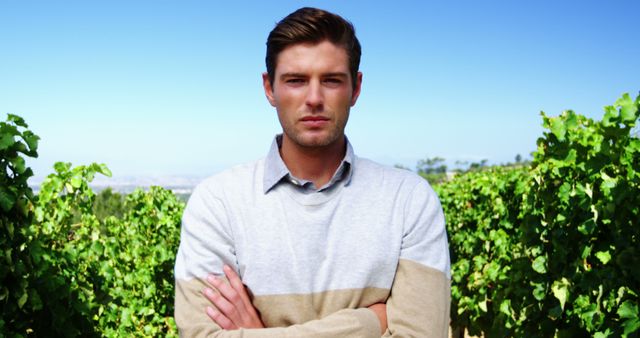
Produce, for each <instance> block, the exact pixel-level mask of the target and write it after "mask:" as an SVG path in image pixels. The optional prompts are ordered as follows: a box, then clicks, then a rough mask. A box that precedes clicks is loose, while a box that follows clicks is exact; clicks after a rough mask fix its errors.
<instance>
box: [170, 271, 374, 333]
mask: <svg viewBox="0 0 640 338" xmlns="http://www.w3.org/2000/svg"><path fill="white" fill-rule="evenodd" d="M204 287H205V284H204V283H203V282H202V281H200V280H192V281H190V282H182V281H178V282H177V283H176V304H175V306H176V308H175V311H176V312H175V318H176V323H177V325H178V329H179V331H180V336H182V337H380V336H381V335H380V324H379V322H378V318H377V317H376V315H375V314H374V313H373V312H372V311H371V310H369V309H367V308H361V309H344V310H340V311H337V312H335V313H333V314H330V315H328V316H326V317H324V318H321V319H317V320H311V321H308V322H306V323H301V324H296V325H291V326H288V327H273V328H265V329H238V330H222V329H221V328H220V326H218V325H217V324H216V323H215V322H214V321H212V320H211V319H210V318H209V317H208V316H207V315H206V313H205V311H204V309H205V308H206V306H210V303H209V302H208V301H207V299H206V298H205V297H204V296H202V294H201V290H202V289H203V288H204Z"/></svg>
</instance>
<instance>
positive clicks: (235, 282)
mask: <svg viewBox="0 0 640 338" xmlns="http://www.w3.org/2000/svg"><path fill="white" fill-rule="evenodd" d="M222 269H223V270H224V274H225V275H226V276H227V279H228V280H229V284H231V287H232V288H233V289H234V290H235V291H236V292H237V293H238V295H239V296H240V299H241V300H242V303H243V304H244V307H245V308H246V309H251V310H253V305H252V304H251V300H249V295H247V292H246V289H245V288H244V284H243V283H242V280H241V279H240V277H238V274H236V272H235V271H233V269H232V268H230V267H229V266H228V265H225V266H224V267H223V268H222Z"/></svg>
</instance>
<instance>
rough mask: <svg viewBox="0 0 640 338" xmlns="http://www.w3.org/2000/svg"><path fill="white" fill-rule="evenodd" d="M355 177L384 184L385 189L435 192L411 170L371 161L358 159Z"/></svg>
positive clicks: (370, 182) (371, 182)
mask: <svg viewBox="0 0 640 338" xmlns="http://www.w3.org/2000/svg"><path fill="white" fill-rule="evenodd" d="M355 162H356V165H355V171H354V177H355V178H356V179H358V180H362V181H364V182H369V184H373V183H374V182H376V183H377V184H382V185H383V186H385V187H394V186H395V187H403V188H404V189H403V190H408V191H407V192H409V191H412V190H414V189H416V188H417V189H419V190H423V191H428V192H433V189H432V188H431V185H430V184H429V182H427V180H426V179H424V178H423V177H421V176H420V175H418V174H416V173H414V172H413V171H411V170H407V169H402V168H396V167H392V166H388V165H384V164H381V163H378V162H375V161H372V160H370V159H366V158H361V157H357V158H356V161H355Z"/></svg>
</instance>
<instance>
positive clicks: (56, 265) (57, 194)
mask: <svg viewBox="0 0 640 338" xmlns="http://www.w3.org/2000/svg"><path fill="white" fill-rule="evenodd" d="M0 128H2V131H3V134H2V135H3V136H2V138H1V142H0V145H1V146H2V147H1V149H2V153H1V155H2V162H1V163H2V165H3V166H4V168H5V170H4V171H3V176H2V180H3V181H2V183H3V185H2V187H3V188H2V189H3V190H2V195H1V198H2V201H3V202H2V208H3V214H2V218H0V220H1V221H2V228H1V229H0V231H2V232H3V233H2V235H3V236H2V239H1V240H0V246H1V247H0V248H1V249H2V251H1V252H2V253H3V258H2V259H3V260H2V270H1V273H2V274H1V275H0V277H1V278H2V294H1V296H0V297H1V298H0V301H1V303H0V305H1V306H2V308H0V310H1V311H2V320H0V336H3V335H7V336H26V335H34V336H47V337H49V336H64V337H73V336H132V335H133V336H158V335H163V336H177V331H176V328H175V323H174V322H173V294H174V292H173V261H174V258H175V253H176V251H177V246H178V241H179V224H180V218H181V215H182V211H183V209H184V203H183V202H180V201H178V200H177V199H176V197H175V196H174V195H173V194H172V193H171V192H170V191H167V190H165V189H162V188H159V187H152V188H151V189H150V191H148V192H144V191H142V190H137V191H135V192H134V193H132V194H130V195H129V196H127V197H126V200H125V206H124V214H123V216H122V217H120V218H119V217H115V216H109V217H106V218H104V219H99V218H98V217H97V216H96V215H95V213H94V208H95V198H96V195H95V194H94V192H93V191H92V190H91V188H90V187H89V183H90V182H91V180H92V179H93V177H94V176H95V175H96V174H105V175H110V172H109V169H108V168H107V167H106V166H105V165H99V164H91V165H89V166H78V167H75V168H72V167H71V164H70V163H61V162H59V163H56V164H55V166H54V169H55V173H53V174H51V175H49V176H48V177H47V178H46V179H45V180H44V181H43V183H42V186H41V190H40V193H39V195H38V197H37V198H34V196H33V193H32V192H31V190H30V189H29V187H28V186H27V184H26V180H27V178H28V176H31V171H30V169H27V168H24V160H22V159H21V157H20V155H16V152H22V153H23V154H26V155H29V156H36V155H37V153H36V151H35V149H36V147H37V136H35V135H33V134H32V133H31V132H29V131H21V129H20V128H22V129H24V128H27V125H26V124H24V121H22V119H20V118H19V117H16V116H14V115H10V116H9V121H8V122H7V123H3V124H2V125H0ZM5 130H9V131H10V132H12V133H13V134H12V135H13V136H15V137H20V138H22V139H24V140H25V142H26V145H25V144H23V143H21V142H20V141H15V137H13V138H11V139H10V138H9V137H5V135H8V134H5ZM10 140H11V141H12V142H10ZM21 144H22V145H21ZM16 158H18V159H16ZM4 187H7V188H4ZM5 235H6V236H5Z"/></svg>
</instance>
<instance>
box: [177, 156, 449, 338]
mask: <svg viewBox="0 0 640 338" xmlns="http://www.w3.org/2000/svg"><path fill="white" fill-rule="evenodd" d="M348 147H349V150H348V152H347V157H346V159H347V161H348V162H349V164H350V165H349V167H348V170H349V171H350V172H349V174H348V176H346V178H345V179H343V180H340V181H338V182H337V183H336V184H335V186H333V187H331V188H329V189H325V190H322V191H320V192H313V193H309V192H308V191H303V189H301V188H300V187H298V186H296V185H294V184H290V183H288V182H284V181H283V182H280V183H279V184H275V185H273V186H270V185H269V184H267V183H268V182H269V180H272V179H273V171H274V169H273V168H272V167H273V165H272V164H271V163H273V160H274V158H273V157H274V156H277V159H275V160H276V161H277V160H278V159H279V155H277V145H276V146H275V150H274V146H272V149H271V151H270V153H269V155H268V156H267V158H266V159H262V160H258V161H256V162H253V163H249V164H246V165H243V166H237V167H234V168H231V169H229V170H227V171H224V172H222V173H220V174H217V175H215V176H212V177H210V178H208V179H207V180H205V181H204V182H202V183H201V184H200V185H199V186H198V187H197V188H196V189H195V191H194V193H193V195H192V196H191V198H190V200H189V203H188V205H187V208H186V210H185V212H184V216H183V224H182V234H181V242H180V248H179V250H178V255H177V258H176V265H175V278H176V303H175V305H176V308H175V315H176V322H177V324H178V327H179V329H180V331H181V334H182V335H184V336H209V335H212V336H221V337H227V336H229V337H245V336H246V337H254V336H255V337H298V336H304V337H308V336H314V337H336V336H355V337H379V336H380V331H379V323H378V321H377V317H376V316H375V315H374V314H373V312H371V311H370V310H368V309H366V306H369V305H371V304H374V303H378V302H386V303H387V314H388V323H389V329H388V330H387V333H386V336H396V335H397V336H402V337H406V336H419V337H427V336H438V337H439V336H446V334H447V330H448V324H449V321H448V318H449V317H448V316H449V313H448V311H449V293H450V291H449V278H450V272H449V264H450V263H449V254H448V247H447V236H446V232H445V227H444V216H443V213H442V208H441V206H440V203H439V201H438V198H437V196H436V194H435V192H434V191H433V189H432V188H431V187H430V186H429V184H428V183H427V181H425V180H424V179H422V178H421V177H419V176H417V175H415V174H414V173H411V172H409V171H406V170H402V169H396V168H390V167H386V166H382V165H379V164H377V163H375V162H372V161H369V160H366V159H362V158H358V157H356V156H354V155H353V152H352V150H351V146H350V145H349V146H348ZM274 151H275V154H274ZM280 161H281V160H280ZM265 163H270V165H265ZM265 168H268V170H267V172H266V173H265ZM223 264H228V265H230V266H231V267H234V268H235V269H236V271H238V273H239V275H240V277H241V278H242V280H243V282H244V284H245V285H246V286H247V288H248V289H249V290H250V292H251V294H252V301H253V303H254V306H255V307H256V308H257V309H258V311H259V312H260V314H261V317H262V320H263V322H264V323H265V325H266V326H268V327H269V328H268V329H253V330H244V329H241V330H235V331H222V330H220V328H219V327H218V326H217V325H216V324H215V323H214V322H213V321H211V320H210V319H209V318H208V317H207V316H206V314H205V312H204V308H205V306H207V305H209V306H210V305H211V304H210V303H208V301H207V300H206V299H205V298H204V296H202V294H201V290H202V288H204V286H205V283H206V281H205V280H206V279H205V278H206V276H207V274H209V273H214V274H223V273H222V266H223Z"/></svg>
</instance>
